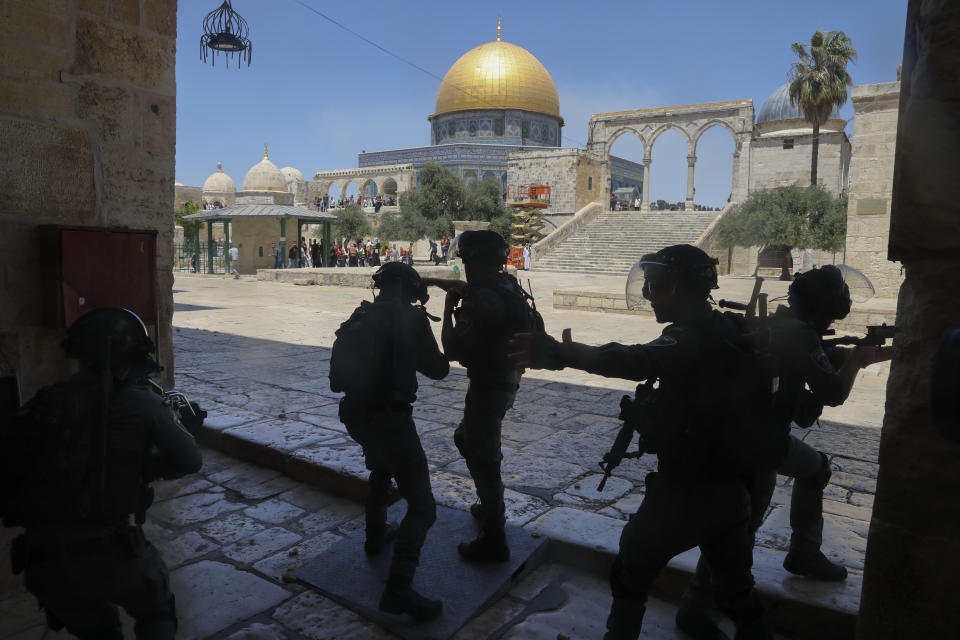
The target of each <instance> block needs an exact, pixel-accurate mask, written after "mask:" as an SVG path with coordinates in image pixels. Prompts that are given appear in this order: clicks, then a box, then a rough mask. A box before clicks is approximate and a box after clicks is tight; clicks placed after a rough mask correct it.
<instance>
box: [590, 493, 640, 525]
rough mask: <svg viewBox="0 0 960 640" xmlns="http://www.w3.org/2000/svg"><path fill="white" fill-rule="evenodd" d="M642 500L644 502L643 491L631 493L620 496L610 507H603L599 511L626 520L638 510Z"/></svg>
mask: <svg viewBox="0 0 960 640" xmlns="http://www.w3.org/2000/svg"><path fill="white" fill-rule="evenodd" d="M641 502H643V493H631V494H628V495H626V496H624V497H622V498H620V499H619V500H617V501H616V502H614V503H613V504H612V505H610V506H609V507H607V508H605V509H601V510H600V511H598V513H600V514H602V515H605V516H610V517H613V518H619V519H621V520H626V519H628V518H629V517H630V516H632V515H633V514H635V513H636V512H637V509H639V508H640V503H641Z"/></svg>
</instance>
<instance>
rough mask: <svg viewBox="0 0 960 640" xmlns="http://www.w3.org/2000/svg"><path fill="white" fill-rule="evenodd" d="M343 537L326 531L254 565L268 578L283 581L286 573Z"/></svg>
mask: <svg viewBox="0 0 960 640" xmlns="http://www.w3.org/2000/svg"><path fill="white" fill-rule="evenodd" d="M342 539H343V536H341V535H338V534H336V533H331V532H329V531H325V532H323V533H321V534H320V535H318V536H314V537H312V538H310V539H309V540H304V541H303V542H300V543H299V544H297V545H295V546H293V547H290V548H289V549H287V550H285V551H281V552H280V553H277V554H275V555H272V556H270V557H268V558H264V559H263V560H260V561H259V562H257V563H256V564H254V565H253V568H254V569H256V570H257V571H259V572H260V573H262V574H263V575H265V576H267V577H268V578H271V579H273V580H276V581H277V582H281V581H282V579H283V574H284V573H286V572H288V571H292V570H293V569H296V568H297V567H299V566H300V565H302V564H303V563H304V562H306V561H307V560H309V559H310V558H313V557H314V556H316V555H319V554H321V553H323V552H324V551H326V550H327V549H329V548H330V547H331V546H333V545H334V544H336V543H337V542H339V541H340V540H342Z"/></svg>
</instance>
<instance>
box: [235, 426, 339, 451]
mask: <svg viewBox="0 0 960 640" xmlns="http://www.w3.org/2000/svg"><path fill="white" fill-rule="evenodd" d="M224 433H226V434H230V435H231V436H235V437H237V438H240V439H242V440H245V441H247V442H253V443H255V444H259V445H261V446H264V447H267V448H270V449H274V450H276V451H282V452H286V453H289V452H290V451H293V450H294V449H298V448H300V447H303V446H306V445H308V444H313V443H315V442H322V441H324V440H330V439H333V438H337V437H340V434H338V433H336V432H333V431H328V430H327V429H321V428H320V427H315V426H313V425H312V424H307V423H306V422H299V421H296V420H268V421H265V422H255V423H252V424H247V425H243V426H240V427H233V428H230V429H227V430H226V431H225V432H224Z"/></svg>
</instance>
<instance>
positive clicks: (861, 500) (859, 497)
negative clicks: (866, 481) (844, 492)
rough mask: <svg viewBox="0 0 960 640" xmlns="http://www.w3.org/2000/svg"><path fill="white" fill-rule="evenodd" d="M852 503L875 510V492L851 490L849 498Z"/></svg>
mask: <svg viewBox="0 0 960 640" xmlns="http://www.w3.org/2000/svg"><path fill="white" fill-rule="evenodd" d="M848 500H849V501H850V504H852V505H855V506H858V507H863V508H865V509H870V510H871V511H873V494H872V493H860V492H859V491H851V492H850V496H849V498H848Z"/></svg>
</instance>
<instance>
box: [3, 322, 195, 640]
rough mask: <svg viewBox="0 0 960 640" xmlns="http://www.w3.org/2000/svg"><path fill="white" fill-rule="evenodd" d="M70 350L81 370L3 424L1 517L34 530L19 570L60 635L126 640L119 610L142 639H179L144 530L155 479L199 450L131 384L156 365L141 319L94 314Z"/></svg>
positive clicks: (18, 543) (24, 539)
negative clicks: (133, 375)
mask: <svg viewBox="0 0 960 640" xmlns="http://www.w3.org/2000/svg"><path fill="white" fill-rule="evenodd" d="M63 348H64V350H65V352H66V354H67V356H68V357H70V358H73V359H76V360H78V361H79V363H80V367H81V370H80V372H79V373H77V374H76V375H74V376H72V377H71V378H69V379H68V380H66V381H64V382H61V383H58V384H56V385H53V386H51V387H46V388H44V389H42V390H41V391H40V392H38V393H37V395H36V396H35V397H34V398H33V399H32V400H31V401H30V402H29V403H27V404H26V405H25V406H24V408H23V409H21V410H20V412H19V413H18V415H17V416H16V417H15V418H14V419H13V420H11V421H9V423H8V424H7V425H6V426H4V427H3V428H2V429H0V441H2V446H0V456H2V464H0V468H2V470H0V473H2V475H3V477H2V485H3V486H2V488H0V516H2V517H3V520H4V524H5V525H6V526H14V525H16V526H23V527H24V528H25V531H24V533H23V535H21V536H20V537H18V538H17V539H15V541H14V545H13V568H14V572H18V571H23V573H24V584H25V585H26V587H27V589H28V590H29V591H30V592H31V593H32V594H33V595H35V596H36V597H37V600H39V602H40V605H41V606H42V607H43V608H44V609H45V610H46V612H47V618H48V623H49V624H50V626H51V627H52V628H54V629H59V628H61V627H63V626H65V627H66V628H67V630H68V631H69V632H70V633H72V634H73V635H75V636H77V637H78V638H81V639H82V640H88V639H89V640H93V639H97V640H104V639H106V640H117V639H122V638H123V633H122V631H121V627H120V620H119V617H118V615H117V607H118V606H119V607H123V609H124V610H126V612H127V613H128V614H130V615H131V616H132V617H133V618H134V620H135V621H136V626H135V629H136V635H137V638H140V639H145V638H148V639H150V640H154V639H156V640H172V639H173V637H174V634H175V632H176V629H177V616H176V609H175V606H174V596H173V594H172V593H171V592H170V588H169V575H168V571H167V567H166V565H164V562H163V559H162V558H161V557H160V554H159V553H158V551H157V549H156V548H155V547H154V546H153V545H152V544H150V542H149V541H148V540H147V539H146V538H145V537H144V534H143V530H142V529H141V527H140V525H141V524H142V522H143V519H144V514H145V512H146V509H147V507H148V506H149V503H150V501H151V499H152V492H151V491H150V490H149V486H148V483H149V482H150V481H151V480H152V479H153V478H155V477H158V476H159V477H163V478H175V477H179V476H182V475H185V474H188V473H193V472H196V471H198V470H199V469H200V466H201V463H202V460H201V456H200V450H199V449H198V448H197V445H196V443H195V442H194V440H193V437H192V436H191V435H190V434H189V433H187V431H186V429H185V428H184V427H183V425H182V424H181V423H180V421H179V418H178V417H177V415H176V414H175V413H174V411H173V410H172V408H171V407H170V406H169V405H168V404H167V403H165V402H164V400H163V399H162V398H161V397H160V396H159V395H157V394H156V393H153V392H152V391H149V390H147V389H146V388H141V387H139V386H136V384H135V383H133V382H131V381H130V380H131V379H132V378H131V376H130V374H131V372H132V371H133V370H136V369H143V368H145V367H147V368H148V367H149V366H150V364H151V363H152V361H151V360H150V355H149V354H150V352H151V351H153V343H152V342H151V340H150V338H149V337H148V336H147V331H146V328H145V327H144V325H143V323H142V322H141V320H140V318H139V317H137V316H136V314H134V313H133V312H131V311H128V310H126V309H114V308H101V309H96V310H94V311H90V312H89V313H87V314H86V315H84V316H82V317H80V318H79V319H78V320H77V321H76V322H75V323H74V324H73V325H72V326H71V327H70V329H69V330H68V331H67V337H66V340H65V341H64V343H63ZM132 516H133V520H134V521H133V522H131V517H132Z"/></svg>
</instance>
